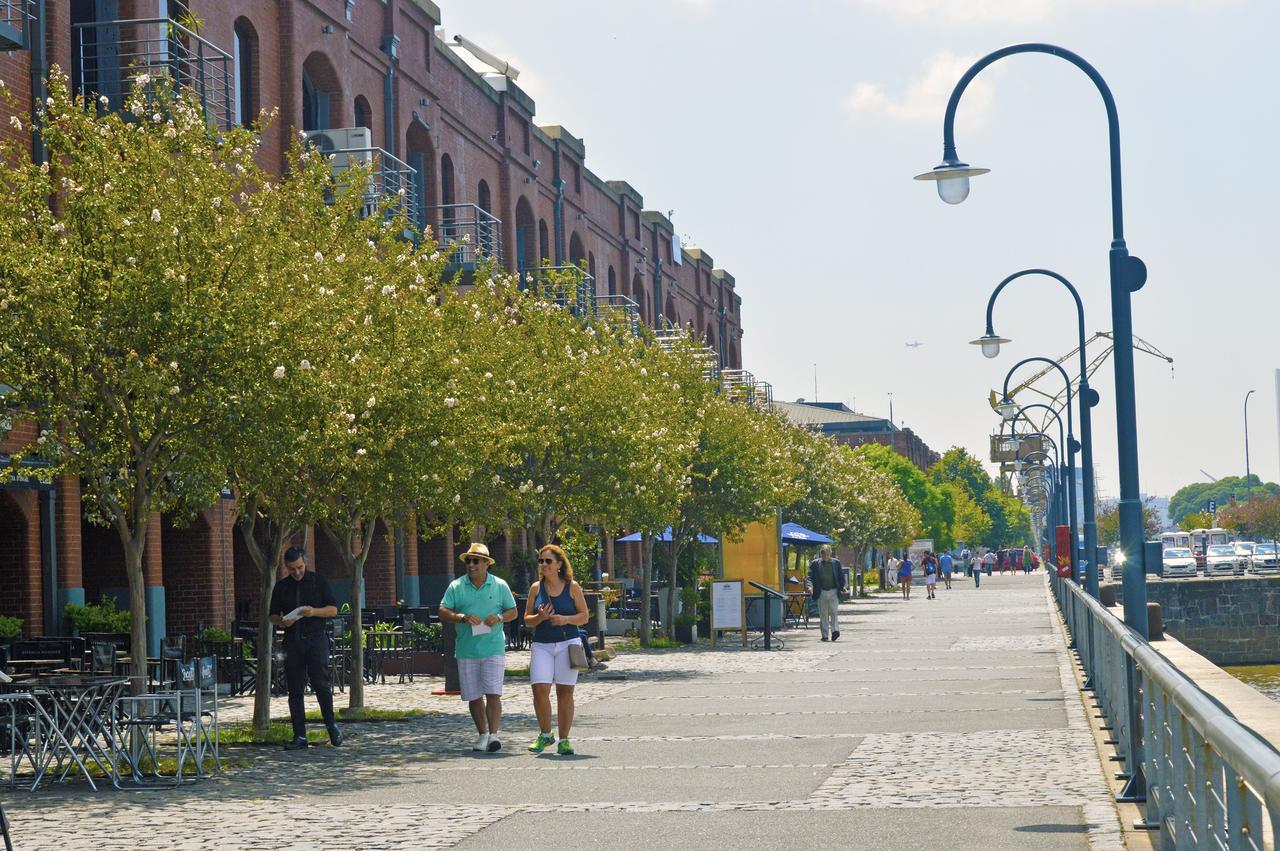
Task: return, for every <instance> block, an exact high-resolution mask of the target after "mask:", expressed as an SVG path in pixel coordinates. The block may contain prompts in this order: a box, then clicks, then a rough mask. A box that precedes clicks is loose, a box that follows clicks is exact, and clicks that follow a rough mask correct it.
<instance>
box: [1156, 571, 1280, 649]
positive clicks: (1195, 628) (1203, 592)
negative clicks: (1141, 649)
mask: <svg viewBox="0 0 1280 851" xmlns="http://www.w3.org/2000/svg"><path fill="white" fill-rule="evenodd" d="M1147 599H1148V600H1150V601H1151V602H1153V603H1159V604H1160V607H1161V609H1163V612H1164V625H1165V629H1166V630H1167V631H1168V632H1170V633H1172V634H1173V635H1175V636H1177V637H1178V640H1179V641H1181V642H1183V643H1184V644H1186V645H1188V646H1189V647H1191V648H1192V649H1193V650H1195V651H1196V652H1198V653H1201V654H1203V655H1205V656H1206V657H1208V658H1209V659H1210V660H1211V661H1212V662H1213V663H1214V664H1217V665H1250V664H1269V663H1275V662H1280V577H1266V578H1261V577H1226V578H1222V579H1169V580H1155V579H1152V580H1151V581H1149V582H1148V583H1147Z"/></svg>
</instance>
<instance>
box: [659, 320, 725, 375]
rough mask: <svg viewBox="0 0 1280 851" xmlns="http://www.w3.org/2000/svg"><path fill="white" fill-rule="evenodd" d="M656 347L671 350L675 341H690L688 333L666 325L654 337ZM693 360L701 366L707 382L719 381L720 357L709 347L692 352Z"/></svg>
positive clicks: (702, 347)
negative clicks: (656, 342)
mask: <svg viewBox="0 0 1280 851" xmlns="http://www.w3.org/2000/svg"><path fill="white" fill-rule="evenodd" d="M654 336H655V338H656V339H657V341H658V345H660V346H662V347H663V348H665V349H670V348H672V347H673V346H674V345H675V344H676V342H677V341H680V340H683V341H687V340H689V339H690V337H689V332H688V331H685V330H684V329H682V328H679V327H678V326H673V325H669V324H668V325H667V326H666V327H664V328H662V329H660V330H658V331H657V332H656V334H655V335H654ZM693 358H694V360H696V361H698V362H699V363H701V364H702V376H703V377H704V378H705V379H706V380H707V381H719V380H720V355H719V354H718V353H717V352H716V350H715V349H713V348H711V347H710V346H699V347H697V348H696V349H695V350H694V352H693Z"/></svg>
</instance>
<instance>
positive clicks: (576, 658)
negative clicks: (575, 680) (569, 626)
mask: <svg viewBox="0 0 1280 851" xmlns="http://www.w3.org/2000/svg"><path fill="white" fill-rule="evenodd" d="M569 667H570V668H573V669H574V670H575V671H580V670H582V669H583V668H585V667H587V651H586V650H584V649H582V642H581V641H580V640H579V641H575V642H574V643H573V644H570V645H569Z"/></svg>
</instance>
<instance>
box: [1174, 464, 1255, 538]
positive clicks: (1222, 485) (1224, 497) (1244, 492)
mask: <svg viewBox="0 0 1280 851" xmlns="http://www.w3.org/2000/svg"><path fill="white" fill-rule="evenodd" d="M1276 494H1280V485H1278V484H1276V483H1275V482H1263V481H1262V480H1261V479H1259V478H1258V477H1257V476H1256V475H1250V476H1249V478H1248V480H1246V479H1245V478H1244V477H1243V476H1226V477H1224V478H1221V479H1218V480H1217V481H1216V482H1193V483H1191V484H1189V485H1186V486H1184V487H1181V488H1179V489H1178V490H1177V491H1175V492H1174V494H1173V496H1172V497H1170V499H1169V520H1170V522H1172V523H1176V524H1178V525H1179V526H1180V527H1181V528H1185V527H1182V525H1181V524H1182V519H1183V518H1184V517H1186V515H1188V514H1191V513H1193V512H1198V511H1206V510H1207V507H1208V503H1209V500H1213V501H1214V502H1215V503H1217V506H1218V508H1225V507H1226V505H1227V503H1228V502H1231V501H1232V500H1235V501H1236V502H1245V501H1247V500H1248V499H1250V497H1251V496H1253V497H1261V496H1274V495H1276ZM1212 526H1213V524H1212V523H1209V524H1207V525H1206V526H1195V527H1192V528H1211V527H1212Z"/></svg>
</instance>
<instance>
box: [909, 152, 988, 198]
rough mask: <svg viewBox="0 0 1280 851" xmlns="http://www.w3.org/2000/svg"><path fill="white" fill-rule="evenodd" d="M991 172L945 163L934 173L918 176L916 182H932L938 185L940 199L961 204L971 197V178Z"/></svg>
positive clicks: (959, 163) (964, 164)
mask: <svg viewBox="0 0 1280 851" xmlns="http://www.w3.org/2000/svg"><path fill="white" fill-rule="evenodd" d="M989 171H991V169H989V168H971V167H970V166H969V164H968V163H962V162H944V163H943V164H942V165H939V166H936V167H934V169H933V170H932V171H926V172H925V173H924V174H917V175H916V180H932V181H934V182H936V183H937V184H938V197H939V198H941V199H942V200H943V201H946V202H947V203H948V204H959V203H960V202H961V201H963V200H964V199H966V198H968V197H969V178H970V177H977V176H978V175H980V174H986V173H987V172H989Z"/></svg>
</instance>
